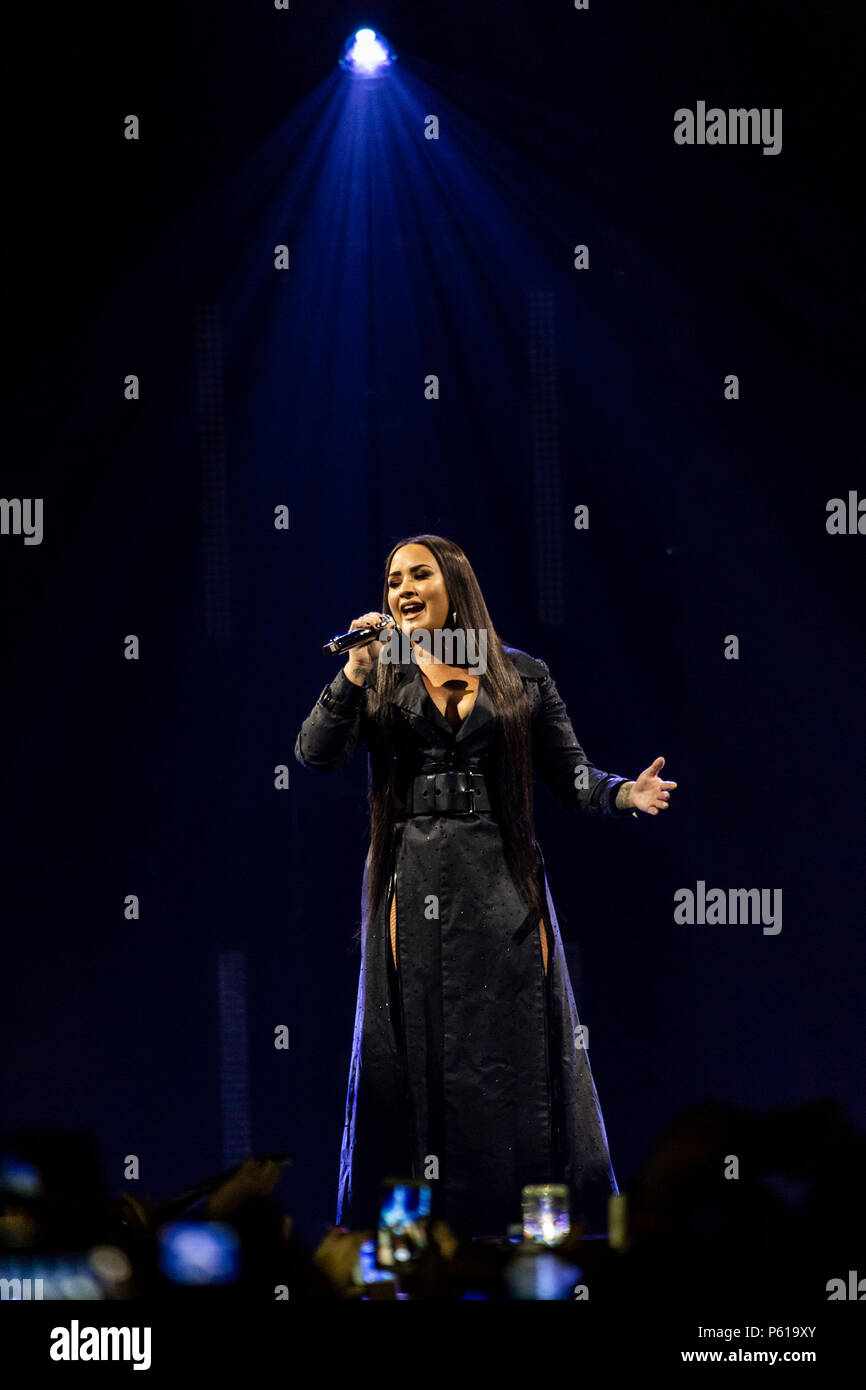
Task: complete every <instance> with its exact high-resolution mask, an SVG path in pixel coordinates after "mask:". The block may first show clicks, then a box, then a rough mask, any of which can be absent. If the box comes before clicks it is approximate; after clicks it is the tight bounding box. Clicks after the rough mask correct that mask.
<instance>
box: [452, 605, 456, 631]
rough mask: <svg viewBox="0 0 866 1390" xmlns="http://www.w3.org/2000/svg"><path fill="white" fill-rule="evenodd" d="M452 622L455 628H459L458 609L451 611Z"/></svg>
mask: <svg viewBox="0 0 866 1390" xmlns="http://www.w3.org/2000/svg"><path fill="white" fill-rule="evenodd" d="M451 622H452V623H453V625H454V626H455V627H456V626H457V609H456V608H452V609H451Z"/></svg>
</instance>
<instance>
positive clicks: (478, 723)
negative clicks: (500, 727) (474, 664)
mask: <svg viewBox="0 0 866 1390" xmlns="http://www.w3.org/2000/svg"><path fill="white" fill-rule="evenodd" d="M394 664H395V667H396V669H397V672H398V673H399V676H400V679H399V681H398V682H397V684H396V686H395V689H394V692H393V694H392V695H391V697H390V701H391V704H393V705H398V706H399V707H400V708H401V709H404V710H406V712H407V713H408V714H409V715H411V716H413V717H415V718H418V719H425V720H426V721H427V722H428V723H429V724H433V725H434V727H435V728H436V729H437V730H440V731H441V732H442V733H447V734H448V735H449V736H450V737H451V738H453V739H454V741H455V742H456V743H460V744H463V743H466V742H467V740H468V739H470V738H472V737H473V736H474V735H475V734H477V733H478V731H479V729H483V728H484V726H485V725H486V724H488V723H489V722H490V721H491V719H494V718H495V717H496V715H495V710H494V707H493V701H492V700H491V698H490V695H489V694H488V692H487V687H486V684H485V681H484V677H483V676H482V677H481V680H480V681H479V682H478V693H477V694H476V696H475V703H474V705H473V706H472V708H471V710H470V711H469V713H468V714H467V716H466V718H465V719H462V720H461V721H460V723H459V724H458V725H456V727H452V725H451V724H449V723H448V720H447V719H446V718H445V715H444V714H442V712H441V710H439V709H438V708H437V706H436V704H435V703H434V701H433V700H432V698H431V696H430V694H429V693H428V690H427V687H426V685H425V684H424V681H423V680H422V678H421V668H420V666H419V665H418V663H417V662H416V661H411V662H395V663H394Z"/></svg>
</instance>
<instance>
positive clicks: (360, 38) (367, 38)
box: [340, 29, 397, 77]
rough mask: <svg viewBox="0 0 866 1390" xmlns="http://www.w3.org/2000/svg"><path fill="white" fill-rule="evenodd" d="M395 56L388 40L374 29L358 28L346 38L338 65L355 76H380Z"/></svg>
mask: <svg viewBox="0 0 866 1390" xmlns="http://www.w3.org/2000/svg"><path fill="white" fill-rule="evenodd" d="M396 57H397V54H396V53H394V52H392V50H391V46H390V44H389V43H388V40H387V39H386V38H383V36H382V35H381V34H377V33H376V31H375V29H359V30H358V31H357V33H354V34H352V36H351V37H350V38H348V39H347V40H346V42H345V45H344V47H343V56H342V58H341V59H340V67H341V68H345V69H346V70H347V72H351V73H354V75H355V77H381V76H382V73H383V72H384V71H385V69H386V68H389V67H390V66H391V64H392V63H393V62H394V60H395V59H396Z"/></svg>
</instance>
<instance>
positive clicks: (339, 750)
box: [295, 647, 628, 1235]
mask: <svg viewBox="0 0 866 1390" xmlns="http://www.w3.org/2000/svg"><path fill="white" fill-rule="evenodd" d="M505 650H506V653H507V655H508V656H509V657H510V659H511V660H512V661H513V662H514V665H515V667H516V668H517V670H518V672H519V674H520V676H521V679H522V681H523V688H524V692H525V694H526V697H527V699H528V700H529V704H530V708H531V715H532V760H533V770H534V772H535V773H536V774H537V775H538V776H540V777H541V778H542V779H543V780H544V781H545V782H546V783H547V785H548V786H549V787H550V788H551V790H552V791H553V793H554V795H555V796H556V797H557V799H558V800H559V801H560V802H561V803H562V804H563V805H564V806H565V807H567V808H568V809H571V810H577V811H582V812H585V813H588V814H590V815H608V816H615V817H616V818H617V819H623V818H626V819H627V818H628V812H620V811H617V810H616V808H615V804H614V803H615V799H616V793H617V790H618V788H619V786H620V784H621V782H623V781H624V780H625V779H624V778H622V777H619V776H615V775H612V774H610V773H606V772H602V771H601V770H600V769H598V768H596V767H594V766H593V765H592V764H591V763H590V762H589V760H588V758H587V757H586V754H585V753H584V751H583V749H582V748H581V746H580V744H579V743H578V741H577V738H576V737H575V734H574V730H573V729H572V727H571V722H570V720H569V718H568V715H567V713H566V709H565V705H564V704H563V701H562V699H561V697H560V695H559V693H558V691H557V689H556V686H555V684H554V682H553V680H552V679H551V676H550V672H549V670H548V668H547V666H546V665H545V664H544V662H543V661H537V660H535V659H534V658H532V657H530V656H527V654H526V653H525V652H521V651H518V650H515V649H514V648H508V647H507V648H506V649H505ZM367 694H368V692H367V689H366V687H365V686H357V685H355V684H353V682H352V681H350V680H349V679H348V678H347V677H346V676H345V675H344V674H343V672H342V671H341V672H339V673H338V675H337V677H336V679H335V680H334V681H333V682H332V683H331V684H330V686H326V687H325V689H324V690H323V691H322V693H321V695H320V697H319V699H318V701H317V702H316V705H315V706H314V708H313V710H312V711H311V713H310V714H309V716H308V717H307V719H305V721H304V723H303V725H302V727H301V730H300V733H299V734H298V738H297V742H296V744H295V757H296V758H297V759H298V761H299V762H301V763H302V764H303V765H304V766H306V767H309V768H314V769H316V770H320V771H337V770H339V769H340V768H342V767H344V766H345V764H346V763H347V762H348V760H349V758H350V757H351V756H352V754H353V753H354V752H355V751H356V749H357V748H358V747H359V745H360V744H361V743H363V742H365V741H369V740H371V739H375V738H376V737H377V736H378V730H377V728H376V726H375V725H374V723H373V721H372V720H370V719H369V718H368V717H367V715H366V710H365V705H366V700H367ZM392 703H393V707H394V725H393V738H394V740H395V745H394V746H395V747H396V750H397V751H396V758H397V763H398V767H397V769H396V771H397V774H398V778H399V771H400V768H401V767H405V768H407V769H409V768H410V769H412V770H415V769H417V768H418V766H419V765H420V760H427V759H435V760H436V761H437V762H448V763H457V764H459V765H462V764H464V763H467V762H468V763H469V764H470V766H475V767H478V768H480V770H481V771H482V772H483V773H484V774H485V777H486V779H488V780H489V779H490V778H491V777H495V766H493V765H492V762H493V760H492V759H491V757H490V754H491V749H492V746H493V734H494V730H495V727H496V712H495V707H494V705H493V703H492V701H491V699H490V696H489V694H488V692H487V690H486V688H485V682H484V679H483V678H482V679H481V681H480V682H479V686H478V693H477V695H476V698H475V703H474V705H473V706H472V708H471V710H470V711H469V713H468V715H467V716H466V718H465V719H464V720H463V721H462V722H461V723H460V724H459V725H457V726H456V728H455V727H452V725H451V724H449V722H448V720H447V719H446V718H445V717H444V715H443V714H441V712H440V711H439V709H438V708H437V707H436V705H435V704H434V702H433V700H432V699H431V697H430V695H429V694H428V692H427V689H426V686H425V684H424V682H423V680H422V679H421V672H420V668H419V667H418V665H417V663H415V662H414V661H412V662H410V663H405V664H403V665H398V667H397V680H396V684H395V689H394V693H393V696H392ZM578 764H585V765H586V770H585V776H584V778H583V779H577V778H576V777H575V769H576V767H577V765H578ZM576 781H577V782H582V781H585V782H586V786H584V785H582V784H581V785H578V786H576V785H575V783H576ZM368 868H369V855H368V859H367V864H366V866H365V870H364V881H365V882H364V886H366V877H367V871H368ZM539 873H540V875H541V878H542V880H543V886H544V892H543V895H542V897H543V899H545V900H546V903H547V921H546V926H547V933H548V937H547V939H548V947H549V959H548V969H547V975H546V976H545V974H544V969H543V961H542V951H541V942H540V939H539V933H538V922H537V920H533V919H532V916H531V914H530V916H529V917H528V916H527V902H526V899H525V897H524V896H523V895H522V894H521V893H519V892H518V889H517V887H516V885H515V883H514V881H513V879H512V877H511V875H510V873H509V872H508V869H507V867H506V862H505V858H504V849H503V844H502V838H501V833H500V828H499V825H498V823H497V821H496V820H494V819H493V818H492V815H491V814H490V813H489V812H488V813H486V814H485V813H483V812H481V813H473V814H465V815H421V816H412V817H409V818H405V819H399V818H398V819H396V821H395V825H394V828H393V833H392V836H391V842H390V848H389V864H388V883H389V892H388V893H386V894H385V895H383V898H382V901H381V903H380V905H379V907H378V908H377V910H376V912H375V914H374V915H373V917H372V919H371V921H370V922H369V923H368V925H367V927H366V928H365V931H364V934H363V939H362V953H361V973H360V982H359V989H358V1003H357V1010H356V1015H355V1033H354V1043H353V1049H352V1061H351V1067H350V1074H349V1089H348V1097H347V1103H346V1122H345V1130H344V1134H343V1145H342V1153H341V1163H340V1181H339V1195H338V1205H337V1221H338V1222H339V1223H342V1224H344V1225H351V1226H353V1227H355V1228H360V1227H374V1226H376V1224H377V1217H378V1202H379V1184H380V1181H381V1179H382V1178H384V1177H409V1176H414V1177H416V1178H424V1177H430V1178H432V1179H433V1192H434V1211H438V1212H439V1213H440V1214H442V1215H443V1216H444V1217H445V1218H446V1219H447V1220H448V1221H449V1223H450V1224H451V1226H452V1228H453V1229H454V1230H455V1231H456V1232H458V1233H460V1234H474V1235H498V1234H502V1233H503V1232H504V1229H505V1227H506V1226H507V1225H508V1224H509V1223H512V1222H516V1221H519V1220H520V1192H521V1187H522V1186H523V1185H524V1184H525V1183H530V1182H553V1181H561V1182H566V1183H567V1184H568V1186H569V1188H570V1190H571V1203H572V1219H573V1220H579V1221H582V1222H584V1223H585V1226H586V1229H587V1230H588V1231H590V1232H593V1233H603V1232H604V1231H605V1230H606V1228H607V1222H606V1211H607V1199H608V1197H609V1196H610V1195H611V1193H615V1192H617V1191H618V1188H617V1184H616V1179H615V1177H614V1173H613V1168H612V1166H611V1161H610V1153H609V1151H608V1144H607V1137H606V1134H605V1130H604V1121H603V1119H602V1115H601V1109H600V1106H599V1102H598V1096H597V1094H596V1090H595V1086H594V1083H593V1079H592V1073H591V1071H590V1066H589V1060H588V1057H587V1053H586V1049H585V1047H583V1046H582V1037H581V1033H580V1026H579V1022H578V1017H577V1012H576V1009H575V1004H574V996H573V993H572V988H571V981H570V979H569V975H568V970H567V966H566V962H565V956H564V952H563V947H562V940H561V937H560V933H559V927H558V924H557V920H556V912H555V910H554V905H553V900H552V898H551V895H550V889H549V887H548V883H547V876H546V873H545V871H544V863H543V860H542V858H541V852H540V849H539ZM395 889H396V894H397V970H396V971H395V970H394V968H393V965H392V958H391V945H390V931H389V912H390V899H391V892H392V891H393V890H395ZM362 895H363V888H362ZM362 901H363V896H362Z"/></svg>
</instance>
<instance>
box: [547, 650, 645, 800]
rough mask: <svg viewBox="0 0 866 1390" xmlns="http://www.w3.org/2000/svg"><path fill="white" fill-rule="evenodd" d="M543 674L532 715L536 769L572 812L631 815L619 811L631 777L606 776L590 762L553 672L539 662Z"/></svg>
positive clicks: (608, 773) (615, 774)
mask: <svg viewBox="0 0 866 1390" xmlns="http://www.w3.org/2000/svg"><path fill="white" fill-rule="evenodd" d="M538 666H539V667H540V668H541V672H542V674H541V675H540V678H539V679H538V680H537V682H535V684H536V686H537V692H536V696H535V699H534V701H533V712H532V762H533V769H534V771H535V772H536V774H537V775H538V776H540V777H541V778H542V779H543V781H544V782H546V783H547V785H548V787H549V788H550V790H551V791H552V792H553V795H554V796H555V797H556V799H557V800H558V801H559V802H560V803H561V804H562V805H563V806H565V807H567V808H568V809H569V810H575V811H583V812H584V813H586V814H588V815H592V816H616V818H617V819H618V820H621V819H623V818H625V817H627V816H629V815H630V814H631V812H630V811H629V810H628V809H626V810H624V811H619V810H617V808H616V794H617V792H618V790H619V788H620V786H621V785H622V783H623V782H627V781H628V780H629V779H628V778H627V777H621V776H620V775H619V774H618V773H614V772H602V770H601V769H600V768H598V767H595V766H594V765H593V763H591V762H590V760H589V758H588V757H587V755H586V753H585V752H584V750H583V749H582V748H581V746H580V744H579V742H578V740H577V736H576V735H575V732H574V729H573V728H572V727H571V720H570V719H569V717H568V713H567V711H566V708H565V704H564V702H563V699H562V696H561V695H560V693H559V691H558V690H557V688H556V685H555V684H554V682H553V679H552V677H551V674H550V670H549V668H548V667H547V666H546V665H545V663H544V662H543V661H539V662H538Z"/></svg>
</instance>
